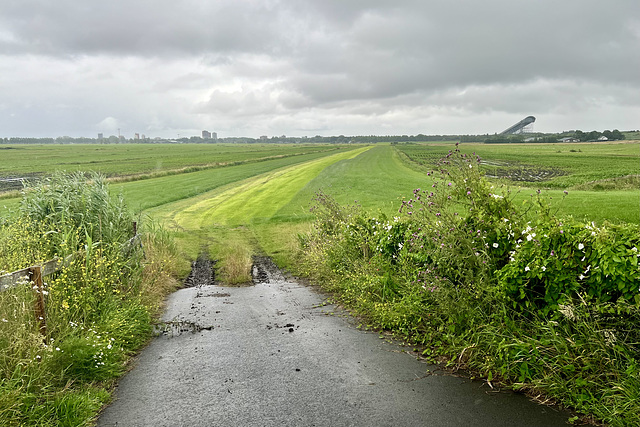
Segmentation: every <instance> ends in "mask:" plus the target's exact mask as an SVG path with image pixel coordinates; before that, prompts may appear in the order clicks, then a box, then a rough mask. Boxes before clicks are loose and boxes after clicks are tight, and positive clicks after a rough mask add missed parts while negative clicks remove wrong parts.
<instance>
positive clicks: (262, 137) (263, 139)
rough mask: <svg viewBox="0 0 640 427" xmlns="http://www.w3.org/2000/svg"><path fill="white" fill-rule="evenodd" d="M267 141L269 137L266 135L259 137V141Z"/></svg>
mask: <svg viewBox="0 0 640 427" xmlns="http://www.w3.org/2000/svg"><path fill="white" fill-rule="evenodd" d="M267 139H269V137H268V136H267V135H261V136H260V140H261V141H266V140H267Z"/></svg>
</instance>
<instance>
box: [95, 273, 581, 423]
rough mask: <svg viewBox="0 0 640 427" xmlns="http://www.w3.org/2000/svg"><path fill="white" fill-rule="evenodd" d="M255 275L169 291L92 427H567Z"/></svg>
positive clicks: (320, 301)
mask: <svg viewBox="0 0 640 427" xmlns="http://www.w3.org/2000/svg"><path fill="white" fill-rule="evenodd" d="M257 273H259V274H256V275H257V276H258V277H260V279H261V280H260V281H259V282H260V283H257V284H256V285H255V286H250V287H220V286H212V285H204V286H196V287H192V288H186V289H182V290H179V291H178V292H176V293H174V294H173V295H172V296H171V297H170V299H169V301H168V306H167V310H166V313H165V315H164V319H163V320H164V322H165V323H164V326H163V329H162V332H161V333H160V335H159V336H158V337H157V338H155V339H154V340H153V341H152V342H151V343H150V345H149V346H148V347H147V348H146V349H145V350H144V351H143V352H142V353H141V354H140V356H139V357H138V358H137V360H136V362H135V367H134V368H133V369H132V370H131V371H130V372H129V373H128V374H127V375H126V376H125V377H124V378H123V379H122V380H121V381H120V383H119V385H118V388H117V390H116V400H115V401H114V403H112V404H111V405H110V406H109V407H107V408H106V409H105V410H104V411H103V413H102V414H101V416H100V418H99V420H98V424H97V425H98V426H99V427H107V426H141V427H142V426H154V427H161V426H171V427H175V426H207V427H210V426H409V425H411V426H482V427H487V426H565V425H567V424H566V421H567V419H568V417H569V416H570V415H569V414H568V413H566V412H563V411H560V410H558V409H556V408H552V407H548V406H543V405H539V404H536V403H534V402H532V401H530V400H529V399H528V398H527V397H525V396H523V395H519V394H515V393H511V392H496V391H495V390H492V389H491V388H490V387H489V386H487V385H486V384H483V383H482V382H476V381H470V380H468V379H465V378H460V377H456V376H451V375H446V374H445V373H443V372H439V371H438V369H437V368H436V367H435V366H432V365H428V364H426V363H424V362H422V361H420V360H417V358H416V357H415V356H412V355H411V354H408V352H407V351H406V350H407V348H404V347H402V346H401V345H398V344H396V343H393V342H390V340H387V339H381V338H380V336H379V334H378V333H375V332H367V331H362V330H359V329H357V328H356V326H355V323H354V320H353V319H351V318H349V316H347V315H345V314H344V313H342V314H341V313H340V312H339V311H338V310H337V309H336V307H334V306H331V305H327V304H326V303H325V300H326V297H324V296H323V295H321V294H319V293H317V292H315V291H314V290H313V289H312V288H311V287H308V286H304V285H300V284H298V283H296V282H295V281H294V280H290V279H286V278H284V277H283V276H282V275H281V274H280V273H279V272H278V271H276V270H274V269H272V268H266V269H264V268H262V269H260V271H258V272H257ZM336 313H337V314H336Z"/></svg>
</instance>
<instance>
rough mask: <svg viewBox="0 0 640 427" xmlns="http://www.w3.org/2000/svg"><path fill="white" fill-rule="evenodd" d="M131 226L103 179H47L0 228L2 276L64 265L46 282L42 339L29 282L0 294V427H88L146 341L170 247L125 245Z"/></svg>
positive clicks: (150, 233) (156, 242)
mask: <svg viewBox="0 0 640 427" xmlns="http://www.w3.org/2000/svg"><path fill="white" fill-rule="evenodd" d="M133 218H134V217H133V216H132V214H131V213H129V211H128V210H127V208H126V206H125V205H124V204H123V201H122V199H121V198H117V197H115V198H114V197H112V196H111V195H110V194H109V191H108V188H107V186H106V185H105V183H104V179H103V178H102V177H100V176H98V175H93V176H92V177H91V179H89V180H87V179H86V178H85V175H84V174H80V173H78V174H71V175H66V174H56V175H54V176H53V177H51V178H50V179H48V180H47V181H46V182H44V183H42V184H41V185H40V186H37V187H34V188H29V189H27V190H26V191H25V195H24V197H23V200H22V203H21V210H20V215H19V216H18V217H17V218H16V219H15V220H14V221H11V222H5V223H4V224H2V225H1V226H0V269H2V270H5V271H14V270H17V269H20V268H22V267H26V266H28V265H33V264H35V263H38V262H41V261H44V260H47V259H50V258H52V257H56V256H57V257H66V259H67V262H66V263H65V265H64V266H63V267H62V268H61V269H60V270H59V271H58V272H57V273H55V274H53V275H50V276H47V277H45V282H46V284H45V287H44V290H43V292H44V294H45V295H44V298H45V306H46V322H47V334H46V336H43V335H41V333H40V331H39V323H40V322H39V319H36V318H35V316H34V311H33V303H34V290H33V289H32V288H31V287H32V284H31V283H29V282H28V279H27V280H26V281H25V283H24V284H23V285H20V286H18V287H16V288H13V289H11V290H9V291H6V292H2V293H0V425H9V426H13V425H15V426H22V425H38V426H60V425H74V426H76V425H88V424H89V423H90V422H91V420H92V419H93V418H94V417H95V416H96V414H97V411H98V410H99V409H100V407H101V406H102V405H103V404H104V403H106V402H107V401H108V399H109V394H110V393H109V390H110V387H111V386H112V384H113V382H114V380H115V379H116V378H117V377H118V376H119V375H120V374H122V373H123V372H124V371H125V368H126V363H127V359H128V357H130V355H131V354H133V352H135V351H136V350H137V349H138V348H140V346H141V345H142V344H144V343H145V342H146V341H147V340H148V339H149V337H150V336H151V332H152V327H151V320H152V315H153V314H154V313H156V312H157V310H158V309H159V307H160V306H161V302H162V300H163V298H164V296H165V295H166V293H167V292H168V291H169V290H171V289H173V288H174V287H175V281H173V280H172V279H171V278H170V277H171V275H172V273H174V272H175V268H176V267H175V266H176V260H175V258H176V255H175V248H173V247H172V245H171V242H170V241H169V240H168V239H167V236H165V235H163V233H162V232H161V231H160V230H153V229H151V230H149V229H147V230H145V231H146V232H145V233H144V235H143V236H142V238H138V239H133V240H131V238H132V237H133V236H132V221H133ZM140 242H142V245H141V244H140Z"/></svg>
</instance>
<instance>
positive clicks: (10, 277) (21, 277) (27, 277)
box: [0, 222, 142, 336]
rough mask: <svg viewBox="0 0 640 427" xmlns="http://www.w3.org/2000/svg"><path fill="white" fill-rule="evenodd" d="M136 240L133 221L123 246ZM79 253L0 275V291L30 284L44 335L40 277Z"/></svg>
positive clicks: (136, 232) (56, 269)
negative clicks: (127, 238) (130, 236)
mask: <svg viewBox="0 0 640 427" xmlns="http://www.w3.org/2000/svg"><path fill="white" fill-rule="evenodd" d="M136 242H138V244H139V245H140V247H141V248H142V243H141V242H140V235H139V234H138V224H137V223H135V222H134V223H133V237H132V238H131V239H129V241H127V242H126V243H124V244H123V246H125V245H126V246H129V247H131V246H134V245H136ZM81 253H82V252H76V253H75V254H71V255H69V256H67V257H65V258H58V257H56V258H54V259H52V260H49V261H46V262H44V263H42V264H40V265H32V266H31V267H27V268H23V269H22V270H17V271H13V272H11V273H7V274H3V275H2V276H0V292H4V291H8V290H9V289H12V288H15V287H17V286H23V285H26V284H30V285H31V286H32V289H33V291H34V293H35V297H36V301H35V315H36V319H37V320H38V321H39V323H40V333H42V335H44V336H46V335H47V320H46V316H45V308H44V296H45V292H44V291H45V289H44V281H43V280H42V278H43V277H45V276H48V275H50V274H53V273H55V272H57V271H59V270H60V269H62V267H65V266H68V265H69V264H70V263H71V262H72V261H73V260H74V259H75V258H76V257H77V256H78V255H80V254H81Z"/></svg>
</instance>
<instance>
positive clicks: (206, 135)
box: [202, 130, 211, 139]
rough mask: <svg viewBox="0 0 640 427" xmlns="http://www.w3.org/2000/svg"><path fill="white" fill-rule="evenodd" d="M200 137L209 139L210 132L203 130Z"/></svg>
mask: <svg viewBox="0 0 640 427" xmlns="http://www.w3.org/2000/svg"><path fill="white" fill-rule="evenodd" d="M202 139H211V132H209V131H208V130H203V131H202Z"/></svg>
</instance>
